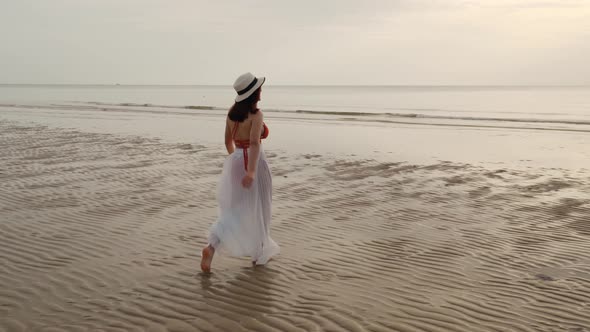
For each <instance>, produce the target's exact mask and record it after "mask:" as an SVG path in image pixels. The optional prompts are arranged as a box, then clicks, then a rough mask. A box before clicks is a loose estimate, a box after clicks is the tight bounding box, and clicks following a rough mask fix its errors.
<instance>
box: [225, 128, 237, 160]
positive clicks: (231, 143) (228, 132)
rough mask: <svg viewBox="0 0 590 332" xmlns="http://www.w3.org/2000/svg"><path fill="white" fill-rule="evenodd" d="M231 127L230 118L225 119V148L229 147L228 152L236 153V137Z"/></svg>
mask: <svg viewBox="0 0 590 332" xmlns="http://www.w3.org/2000/svg"><path fill="white" fill-rule="evenodd" d="M231 134H232V132H231V128H230V127H229V120H227V119H226V120H225V148H226V149H227V153H229V154H232V153H234V149H235V146H234V139H233V137H231V136H232V135H231Z"/></svg>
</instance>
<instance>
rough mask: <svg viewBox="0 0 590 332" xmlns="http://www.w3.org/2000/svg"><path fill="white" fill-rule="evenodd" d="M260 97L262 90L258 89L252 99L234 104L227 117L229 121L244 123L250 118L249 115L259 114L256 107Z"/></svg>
mask: <svg viewBox="0 0 590 332" xmlns="http://www.w3.org/2000/svg"><path fill="white" fill-rule="evenodd" d="M258 97H260V88H258V89H256V91H254V93H253V94H251V95H250V97H248V98H246V99H244V100H242V101H240V102H237V103H234V105H233V106H232V107H231V108H230V109H229V114H228V115H227V116H228V117H229V119H230V120H232V121H238V122H243V121H244V120H246V119H247V118H248V114H250V113H252V114H256V113H257V112H258V108H257V107H256V103H257V102H258Z"/></svg>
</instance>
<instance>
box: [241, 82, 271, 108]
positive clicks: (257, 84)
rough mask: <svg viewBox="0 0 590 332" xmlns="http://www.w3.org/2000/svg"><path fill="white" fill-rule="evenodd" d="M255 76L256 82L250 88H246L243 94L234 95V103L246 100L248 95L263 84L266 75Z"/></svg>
mask: <svg viewBox="0 0 590 332" xmlns="http://www.w3.org/2000/svg"><path fill="white" fill-rule="evenodd" d="M256 78H257V79H258V82H256V84H255V85H254V86H253V87H252V88H251V89H250V90H248V91H247V92H246V93H244V94H243V95H237V96H236V103H239V102H241V101H243V100H246V99H247V98H248V97H250V96H251V95H252V94H253V93H254V91H256V90H258V88H260V87H261V86H262V84H264V82H265V81H266V77H256Z"/></svg>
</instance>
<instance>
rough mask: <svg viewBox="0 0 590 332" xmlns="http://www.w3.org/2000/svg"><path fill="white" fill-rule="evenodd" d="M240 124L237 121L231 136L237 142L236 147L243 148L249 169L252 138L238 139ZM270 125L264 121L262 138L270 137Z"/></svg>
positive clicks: (245, 166) (245, 167)
mask: <svg viewBox="0 0 590 332" xmlns="http://www.w3.org/2000/svg"><path fill="white" fill-rule="evenodd" d="M239 125H240V123H239V122H236V125H235V126H234V129H233V131H232V134H231V137H232V139H233V140H234V142H235V143H236V147H238V148H240V149H242V151H243V152H242V153H243V154H244V169H245V170H246V171H247V170H248V148H249V147H250V140H249V139H242V140H236V133H237V132H238V126H239ZM268 133H269V130H268V127H267V126H266V123H264V122H263V123H262V133H261V134H260V140H262V139H264V138H267V137H268Z"/></svg>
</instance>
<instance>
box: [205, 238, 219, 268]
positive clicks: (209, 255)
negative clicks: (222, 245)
mask: <svg viewBox="0 0 590 332" xmlns="http://www.w3.org/2000/svg"><path fill="white" fill-rule="evenodd" d="M210 240H211V241H210V242H209V244H208V245H207V246H206V247H205V248H203V251H202V252H201V270H202V271H203V272H211V261H213V255H214V254H215V248H217V246H219V238H218V237H216V236H211V239H210Z"/></svg>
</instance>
